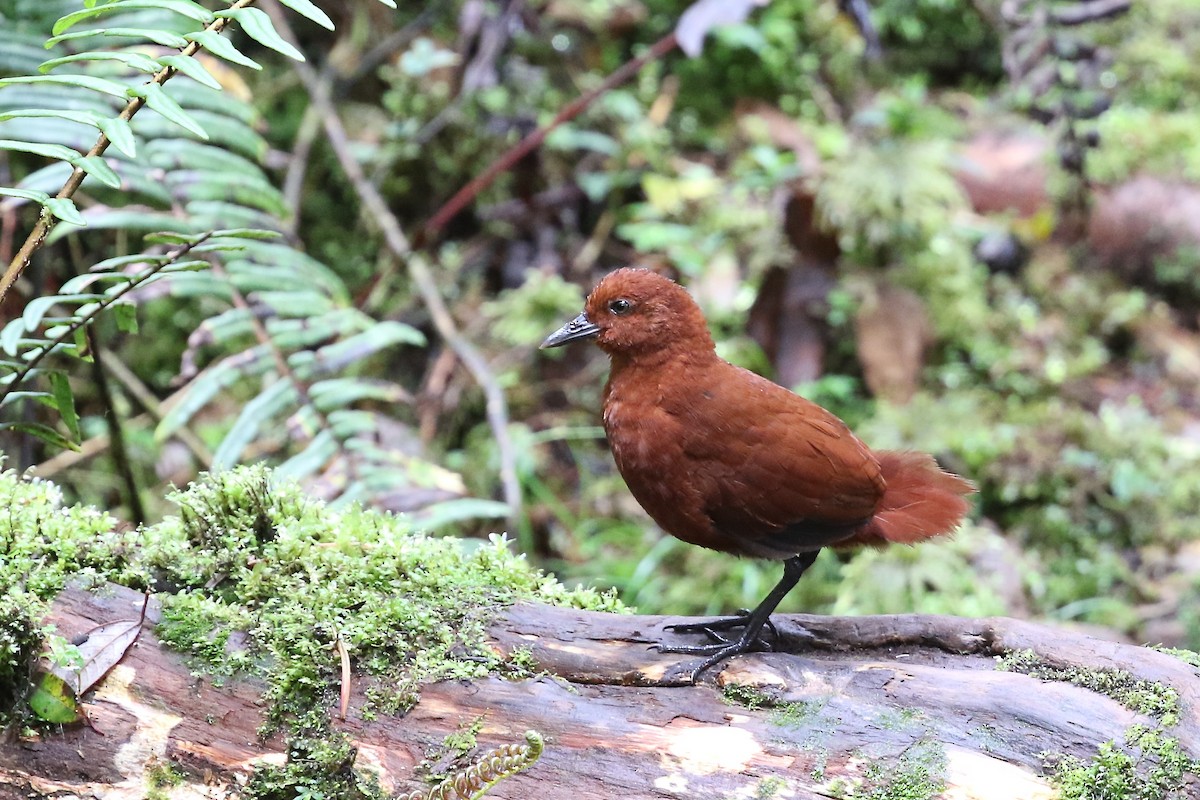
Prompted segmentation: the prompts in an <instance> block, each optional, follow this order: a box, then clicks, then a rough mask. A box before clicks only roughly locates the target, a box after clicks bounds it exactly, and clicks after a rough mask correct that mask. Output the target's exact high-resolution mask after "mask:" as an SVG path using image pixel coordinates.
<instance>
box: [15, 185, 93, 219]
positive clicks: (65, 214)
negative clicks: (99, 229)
mask: <svg viewBox="0 0 1200 800" xmlns="http://www.w3.org/2000/svg"><path fill="white" fill-rule="evenodd" d="M0 195H2V196H5V197H21V198H24V199H26V200H32V201H34V202H35V203H40V204H41V205H43V206H45V207H46V208H48V209H50V213H51V214H53V215H54V216H56V217H58V218H59V219H61V220H62V221H63V222H69V223H71V224H72V225H86V224H87V223H86V222H85V221H84V219H83V215H82V214H80V213H79V209H77V208H76V207H75V203H74V202H73V201H72V200H71V199H70V198H69V197H51V196H50V195H48V194H46V193H45V192H35V191H33V190H30V189H7V188H4V187H2V186H0Z"/></svg>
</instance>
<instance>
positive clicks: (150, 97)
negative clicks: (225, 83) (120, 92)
mask: <svg viewBox="0 0 1200 800" xmlns="http://www.w3.org/2000/svg"><path fill="white" fill-rule="evenodd" d="M127 93H128V95H129V96H130V97H140V98H142V99H143V100H145V101H146V105H148V106H150V108H152V109H154V110H155V111H157V112H158V113H159V114H162V115H163V116H164V117H166V118H167V119H169V120H171V122H174V123H175V124H176V125H178V126H179V127H181V128H183V129H185V130H187V131H189V132H191V133H194V134H195V135H197V136H199V137H200V138H201V139H207V138H208V134H207V133H205V132H204V128H201V127H200V124H199V123H197V122H196V120H194V119H192V117H191V115H190V114H188V113H187V112H186V111H184V110H183V107H182V106H180V105H179V103H176V102H175V101H174V100H173V99H171V96H170V95H168V94H167V93H166V92H165V91H164V90H163V87H162V86H160V85H159V84H157V83H144V84H142V85H141V86H132V87H130V88H129V89H128V90H127Z"/></svg>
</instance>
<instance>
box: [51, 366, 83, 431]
mask: <svg viewBox="0 0 1200 800" xmlns="http://www.w3.org/2000/svg"><path fill="white" fill-rule="evenodd" d="M50 391H51V392H52V393H53V394H54V407H55V408H57V409H58V413H59V415H60V416H61V417H62V421H63V423H64V424H65V425H66V426H67V430H68V431H69V432H70V434H71V438H73V439H76V440H78V439H79V414H77V413H76V412H75V394H74V392H72V391H71V382H70V380H68V379H67V376H66V374H65V373H62V372H51V373H50Z"/></svg>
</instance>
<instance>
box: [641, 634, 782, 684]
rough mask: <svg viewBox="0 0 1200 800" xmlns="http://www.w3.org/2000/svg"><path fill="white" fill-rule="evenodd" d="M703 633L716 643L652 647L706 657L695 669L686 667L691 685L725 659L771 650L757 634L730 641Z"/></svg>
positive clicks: (661, 650) (744, 635) (662, 650)
mask: <svg viewBox="0 0 1200 800" xmlns="http://www.w3.org/2000/svg"><path fill="white" fill-rule="evenodd" d="M705 632H706V633H708V635H709V636H711V637H713V638H714V639H717V640H718V641H717V642H714V643H712V644H696V645H668V644H657V645H654V647H655V648H657V649H658V651H659V652H660V653H683V654H685V655H692V656H707V658H705V659H704V660H703V661H701V662H700V664H699V665H697V666H695V667H692V666H691V664H688V665H687V666H688V668H689V669H691V671H692V672H691V678H690V682H691V683H695V682H696V680H697V679H698V678H699V677H700V673H702V672H704V671H705V670H706V669H708V668H709V667H713V666H716V665H717V664H719V663H721V662H722V661H724V660H725V659H727V658H731V657H733V656H736V655H741V654H742V653H749V652H752V651H756V650H770V649H771V647H770V645H769V644H768V643H766V642H764V641H762V639H760V638H759V637H758V635H757V634H755V635H746V634H742V636H741V637H739V638H738V639H734V640H732V641H731V640H728V639H724V638H722V637H721V636H719V635H718V634H717V633H715V632H714V631H711V630H705ZM747 633H749V632H748V631H747ZM680 666H681V667H682V666H683V665H680Z"/></svg>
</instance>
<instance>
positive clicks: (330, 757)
mask: <svg viewBox="0 0 1200 800" xmlns="http://www.w3.org/2000/svg"><path fill="white" fill-rule="evenodd" d="M356 755H357V753H356V751H355V749H354V748H353V747H351V746H350V744H349V742H348V741H347V739H346V738H345V735H344V734H337V735H333V736H329V737H327V738H323V739H309V738H298V739H293V740H292V741H291V742H290V743H289V745H288V753H287V763H286V764H284V765H283V766H281V767H276V766H260V767H258V768H257V769H255V770H254V774H253V775H252V776H251V777H250V781H249V783H247V784H246V788H245V789H244V790H243V791H242V795H241V796H242V798H243V800H332V798H338V800H383V799H384V798H386V797H388V795H387V793H386V792H384V791H383V790H382V789H380V787H379V783H378V781H376V780H375V779H374V777H369V778H364V777H362V776H361V774H360V773H359V772H358V771H356V770H355V769H354V758H355V756H356Z"/></svg>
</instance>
